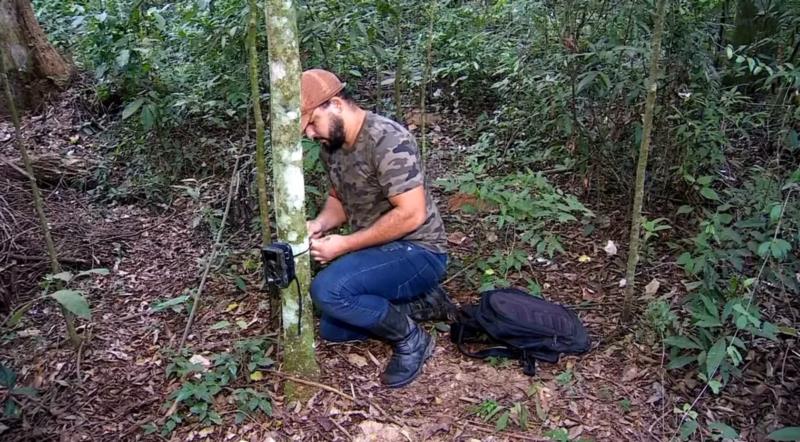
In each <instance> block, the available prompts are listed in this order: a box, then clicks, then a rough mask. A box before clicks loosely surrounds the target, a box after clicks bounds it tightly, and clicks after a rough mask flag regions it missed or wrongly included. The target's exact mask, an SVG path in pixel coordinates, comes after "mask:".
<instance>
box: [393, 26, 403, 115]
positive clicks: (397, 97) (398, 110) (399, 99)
mask: <svg viewBox="0 0 800 442" xmlns="http://www.w3.org/2000/svg"><path fill="white" fill-rule="evenodd" d="M396 20H397V65H396V66H395V69H394V111H395V120H397V121H398V122H402V121H403V96H402V95H403V63H404V60H403V57H404V56H405V52H404V46H403V27H402V24H401V23H402V22H401V12H400V11H398V12H397V17H396Z"/></svg>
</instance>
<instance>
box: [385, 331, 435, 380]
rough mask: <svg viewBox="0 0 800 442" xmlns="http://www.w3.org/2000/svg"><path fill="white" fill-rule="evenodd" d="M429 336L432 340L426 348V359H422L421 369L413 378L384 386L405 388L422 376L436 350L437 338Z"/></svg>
mask: <svg viewBox="0 0 800 442" xmlns="http://www.w3.org/2000/svg"><path fill="white" fill-rule="evenodd" d="M428 336H429V337H430V338H431V339H430V341H428V346H427V347H425V357H424V358H423V359H422V363H421V364H419V368H418V369H417V371H415V372H414V374H413V375H412V376H410V377H409V378H408V379H406V380H404V381H402V382H396V383H394V384H384V385H386V386H387V387H389V388H400V387H405V386H406V385H408V384H410V383H412V382H414V380H415V379H417V378H418V377H419V375H420V374H422V369H423V368H424V367H425V362H426V361H427V360H428V359H430V357H431V356H432V355H433V349H434V348H436V338H434V337H433V336H431V335H428Z"/></svg>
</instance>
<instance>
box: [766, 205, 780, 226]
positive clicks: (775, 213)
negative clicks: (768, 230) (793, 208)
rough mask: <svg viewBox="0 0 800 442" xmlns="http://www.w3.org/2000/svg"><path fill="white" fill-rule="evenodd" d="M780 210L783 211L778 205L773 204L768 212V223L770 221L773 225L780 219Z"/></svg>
mask: <svg viewBox="0 0 800 442" xmlns="http://www.w3.org/2000/svg"><path fill="white" fill-rule="evenodd" d="M782 210H783V207H782V206H781V205H780V204H775V205H774V206H772V209H770V211H769V219H770V221H772V222H774V223H775V222H778V220H779V219H780V218H781V211H782Z"/></svg>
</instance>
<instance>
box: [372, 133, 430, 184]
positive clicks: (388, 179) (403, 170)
mask: <svg viewBox="0 0 800 442" xmlns="http://www.w3.org/2000/svg"><path fill="white" fill-rule="evenodd" d="M375 168H376V170H377V175H378V183H379V184H380V186H381V189H382V190H383V195H384V196H386V197H387V198H390V197H393V196H395V195H399V194H401V193H404V192H408V191H409V190H411V189H414V188H416V187H419V186H421V185H423V184H424V182H425V179H424V177H423V174H422V169H421V167H420V161H419V149H418V148H417V143H416V141H414V139H413V138H411V137H409V136H408V135H406V134H404V133H402V132H400V131H396V130H391V129H390V130H387V132H386V133H384V134H383V136H382V137H381V138H380V140H378V143H377V144H376V146H375Z"/></svg>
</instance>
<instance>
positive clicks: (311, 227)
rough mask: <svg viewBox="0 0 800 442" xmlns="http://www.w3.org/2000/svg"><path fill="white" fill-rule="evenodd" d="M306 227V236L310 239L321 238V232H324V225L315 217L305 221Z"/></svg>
mask: <svg viewBox="0 0 800 442" xmlns="http://www.w3.org/2000/svg"><path fill="white" fill-rule="evenodd" d="M306 229H308V237H309V238H311V239H319V238H322V234H323V233H325V226H323V225H322V223H321V222H319V221H317V220H315V219H312V220H311V221H306Z"/></svg>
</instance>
